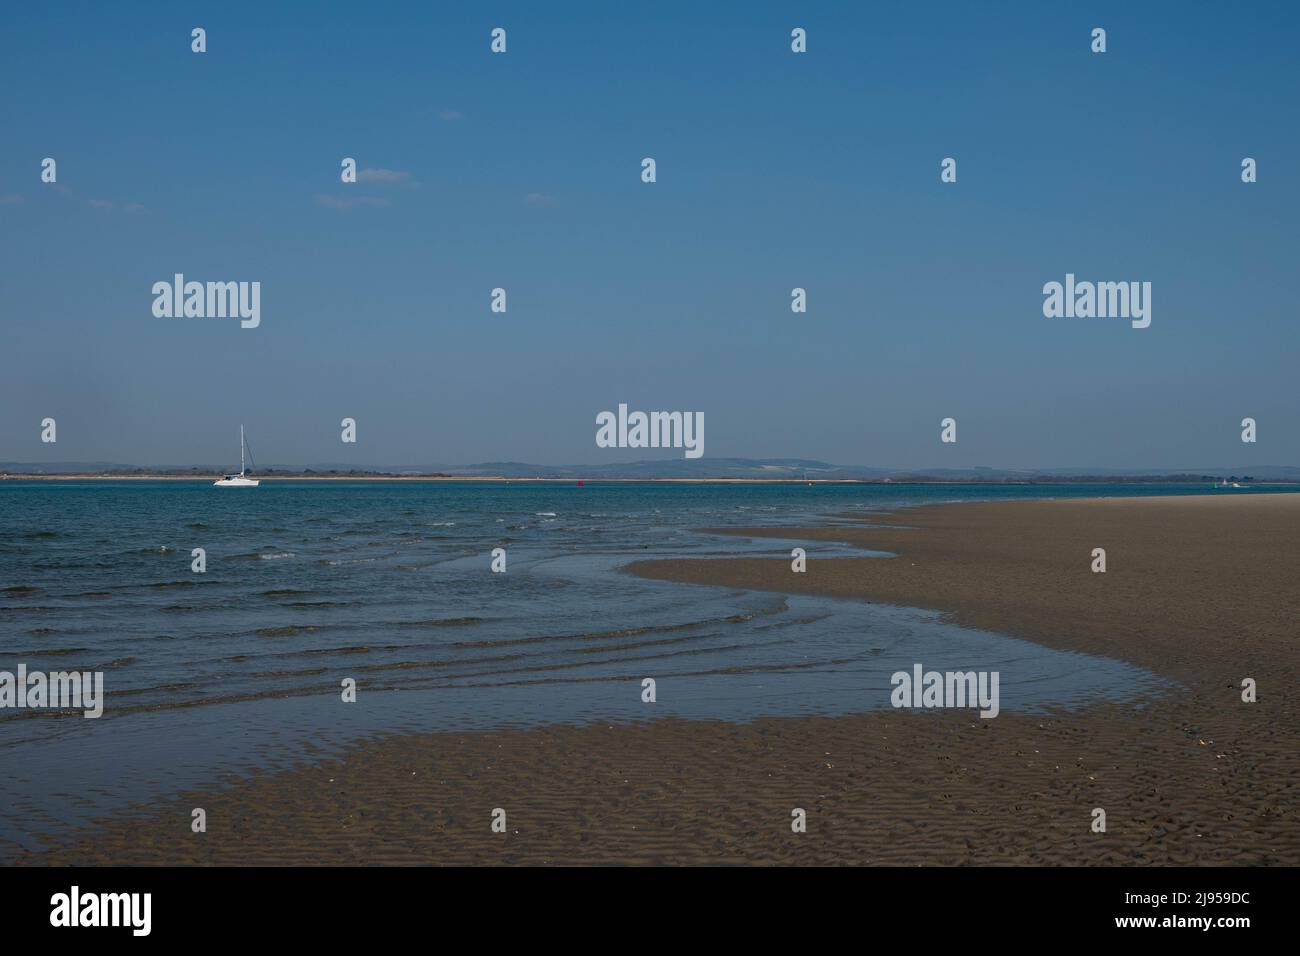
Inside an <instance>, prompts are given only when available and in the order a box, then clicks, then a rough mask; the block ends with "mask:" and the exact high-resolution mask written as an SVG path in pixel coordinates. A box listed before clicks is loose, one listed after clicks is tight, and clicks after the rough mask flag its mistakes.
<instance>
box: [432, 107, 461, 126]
mask: <svg viewBox="0 0 1300 956" xmlns="http://www.w3.org/2000/svg"><path fill="white" fill-rule="evenodd" d="M438 118H439V119H440V120H444V121H445V122H448V123H454V122H456V120H458V119H461V118H462V117H461V114H460V112H459V111H458V110H443V111H442V112H441V113H439V114H438Z"/></svg>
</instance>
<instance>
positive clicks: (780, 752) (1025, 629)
mask: <svg viewBox="0 0 1300 956" xmlns="http://www.w3.org/2000/svg"><path fill="white" fill-rule="evenodd" d="M873 523H880V524H882V525H885V526H884V527H872V526H870V525H871V524H873ZM743 533H747V534H752V535H758V534H763V535H771V536H776V537H781V538H795V539H798V540H803V541H807V542H808V543H807V545H806V547H807V550H808V570H807V573H805V574H795V573H792V572H791V570H790V561H789V559H788V558H779V559H726V560H706V559H699V560H674V561H654V562H640V563H638V564H636V565H634V566H633V567H632V568H631V570H632V571H634V572H635V573H639V574H643V575H645V576H648V577H654V578H659V579H665V580H674V581H681V582H684V584H689V583H710V584H722V585H727V586H731V587H736V588H746V589H751V588H752V589H765V590H774V591H788V592H803V593H817V594H827V595H834V596H841V597H846V598H854V599H863V600H870V601H877V602H884V603H890V604H899V605H907V606H913V607H925V608H933V609H938V610H941V611H945V612H947V613H948V614H949V615H951V618H952V620H954V621H955V622H956V623H959V624H962V625H969V626H972V627H980V628H986V629H989V630H993V631H998V632H1001V633H1005V634H1010V635H1012V636H1016V637H1021V638H1025V639H1028V640H1032V641H1036V642H1039V643H1041V644H1044V645H1048V646H1051V647H1056V648H1061V649H1070V650H1082V651H1087V652H1090V653H1094V654H1102V655H1107V656H1111V657H1116V658H1120V659H1123V660H1127V661H1130V662H1132V663H1135V664H1139V665H1141V666H1144V667H1147V668H1149V669H1151V670H1153V671H1156V672H1157V673H1159V674H1161V675H1164V676H1166V677H1169V678H1171V679H1172V680H1174V681H1177V682H1179V684H1180V685H1181V687H1180V689H1178V690H1176V691H1175V692H1172V693H1171V694H1169V695H1166V696H1164V697H1161V698H1159V699H1156V700H1142V701H1133V702H1132V703H1128V704H1107V705H1102V706H1095V707H1091V708H1088V709H1085V710H1082V711H1076V712H1058V713H1053V714H1050V715H1047V716H1042V715H1026V714H1016V713H1011V712H1005V711H1004V712H1003V713H1002V714H1001V715H1000V716H998V717H997V718H996V719H993V720H980V719H979V718H978V717H976V716H975V715H974V713H973V712H972V711H952V710H949V711H926V712H909V711H894V712H885V713H881V712H876V713H871V714H863V715H856V716H848V717H838V718H790V719H784V718H783V719H765V720H760V721H757V722H755V723H753V724H749V725H734V724H725V723H712V722H689V721H680V720H663V721H655V722H652V723H647V724H644V725H637V726H609V725H606V724H597V725H594V726H587V727H552V728H541V729H536V730H527V731H507V732H503V731H493V732H474V733H440V734H423V735H410V736H400V737H390V738H385V739H383V740H379V741H373V742H369V743H365V744H361V745H359V746H357V747H356V748H355V749H353V750H352V751H350V752H349V753H348V754H347V755H346V756H345V757H344V758H341V759H331V760H327V761H324V762H322V763H319V764H316V765H311V766H303V767H301V768H299V769H295V770H291V771H285V772H279V773H274V774H263V775H255V776H252V777H249V778H247V779H242V780H239V781H234V782H231V783H230V784H229V785H228V786H225V787H221V788H218V787H216V786H215V785H214V788H213V789H212V790H211V791H209V792H206V793H200V794H186V795H182V796H181V797H180V798H178V799H177V800H175V801H171V802H168V803H167V804H165V805H160V806H152V807H142V808H139V812H138V813H137V814H135V815H132V816H122V817H118V818H115V819H112V820H106V821H103V822H102V825H100V826H99V827H97V828H96V829H95V830H93V831H91V832H87V833H82V834H77V835H75V836H74V837H73V838H72V839H71V840H70V841H68V842H66V843H64V844H63V845H61V846H58V847H52V848H51V849H50V850H48V851H45V852H41V853H26V852H20V853H18V854H16V858H17V862H22V863H36V864H39V863H54V864H61V863H109V864H155V863H194V864H246V863H262V864H338V863H347V864H367V863H374V864H491V863H513V864H542V863H563V864H584V863H597V864H654V863H678V864H694V863H784V864H904V865H906V864H1123V865H1153V864H1154V865H1161V864H1214V863H1229V864H1288V865H1296V864H1297V863H1300V825H1298V824H1300V812H1298V811H1297V806H1296V793H1297V785H1298V784H1300V746H1298V745H1300V733H1298V732H1297V721H1296V718H1297V716H1298V715H1297V707H1296V698H1297V695H1296V689H1297V686H1298V685H1297V678H1298V677H1300V667H1298V666H1297V656H1298V655H1297V647H1298V645H1300V641H1298V638H1300V601H1298V599H1297V594H1298V593H1300V588H1298V587H1297V582H1298V581H1300V573H1298V572H1300V556H1298V555H1297V545H1300V495H1235V496H1224V497H1212V496H1205V497H1195V498H1187V497H1170V498H1136V499H1083V500H1063V501H1032V502H1029V501H1025V502H998V503H987V504H983V503H981V504H956V505H936V506H928V507H925V508H918V509H907V510H903V511H899V512H895V513H893V514H891V515H881V516H871V517H870V518H869V519H868V520H867V521H866V522H863V524H862V526H861V527H856V526H855V527H851V528H820V529H797V530H792V529H763V530H762V531H758V530H751V531H749V532H743ZM819 541H843V542H849V543H852V544H855V545H860V546H862V547H864V548H870V549H873V550H883V551H889V552H891V553H894V554H895V555H896V557H893V558H871V557H862V558H827V559H824V560H819V559H818V557H817V542H819ZM1098 547H1100V548H1105V549H1106V557H1107V571H1106V573H1104V574H1094V573H1093V572H1092V571H1091V570H1090V565H1091V563H1092V556H1091V552H1092V549H1093V548H1098ZM1245 677H1251V678H1254V679H1255V680H1256V681H1257V682H1258V686H1259V691H1258V693H1259V700H1258V702H1256V703H1243V702H1242V700H1241V681H1242V678H1245ZM193 807H203V808H204V809H205V810H206V811H207V821H208V830H207V832H206V833H204V834H194V833H191V831H190V819H191V817H190V810H191V808H193ZM1095 807H1101V808H1103V809H1105V811H1106V815H1107V832H1106V833H1104V834H1102V833H1093V832H1091V829H1090V825H1091V823H1092V820H1093V816H1092V810H1093V808H1095ZM494 808H502V809H504V810H505V812H506V824H507V827H506V829H507V832H505V833H494V832H492V830H491V822H492V813H493V810H494ZM794 808H803V809H804V810H806V812H807V820H808V824H807V832H806V833H802V834H796V833H792V832H791V827H790V821H791V811H792V810H793V809H794Z"/></svg>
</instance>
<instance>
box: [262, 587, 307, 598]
mask: <svg viewBox="0 0 1300 956" xmlns="http://www.w3.org/2000/svg"><path fill="white" fill-rule="evenodd" d="M294 594H311V592H310V591H300V590H298V589H297V588H276V589H274V590H272V591H263V592H262V597H289V596H291V595H294Z"/></svg>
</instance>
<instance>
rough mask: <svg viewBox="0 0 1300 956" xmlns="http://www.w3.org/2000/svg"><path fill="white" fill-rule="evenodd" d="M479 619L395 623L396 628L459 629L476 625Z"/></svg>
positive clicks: (450, 618)
mask: <svg viewBox="0 0 1300 956" xmlns="http://www.w3.org/2000/svg"><path fill="white" fill-rule="evenodd" d="M481 620H483V618H481V617H437V618H432V619H430V620H427V621H396V622H394V623H395V625H396V626H397V627H459V626H460V625H462V624H477V623H478V622H479V621H481Z"/></svg>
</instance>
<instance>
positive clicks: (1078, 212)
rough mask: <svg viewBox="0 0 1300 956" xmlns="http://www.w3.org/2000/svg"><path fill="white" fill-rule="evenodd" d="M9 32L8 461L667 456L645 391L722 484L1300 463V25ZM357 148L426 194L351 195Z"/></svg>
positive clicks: (105, 8) (1107, 22) (1278, 16)
mask: <svg viewBox="0 0 1300 956" xmlns="http://www.w3.org/2000/svg"><path fill="white" fill-rule="evenodd" d="M5 21H6V22H5V24H4V29H3V30H2V31H0V79H2V80H3V84H4V89H5V95H4V97H3V99H2V100H0V130H2V133H3V134H2V136H0V256H2V257H3V270H2V271H0V334H2V336H3V340H2V341H3V348H2V349H0V460H18V461H72V460H99V459H107V460H113V461H122V462H134V463H157V464H163V463H166V464H187V463H193V462H204V463H208V462H227V461H229V460H230V459H231V458H233V457H234V453H235V451H236V450H237V445H236V441H237V429H238V425H239V424H240V423H241V422H243V423H244V424H245V425H247V427H248V428H249V432H250V438H251V440H252V443H253V447H254V449H255V450H256V451H257V452H258V457H259V460H265V461H267V462H275V463H284V464H305V463H311V462H320V461H353V462H356V463H358V464H423V463H468V462H475V461H483V460H496V459H515V460H525V461H533V462H538V463H544V464H559V463H571V462H603V461H609V460H630V459H635V458H640V457H651V455H649V454H647V453H643V452H637V451H610V450H604V449H598V448H596V446H595V431H596V428H595V415H596V414H597V412H599V411H601V410H604V409H613V408H615V407H616V406H617V404H618V403H619V402H620V401H622V402H627V403H628V404H629V405H631V406H632V408H634V409H638V408H639V409H644V410H647V411H649V410H690V411H702V412H704V413H705V418H706V457H720V456H752V457H766V456H783V457H785V456H789V457H795V456H798V457H809V458H822V459H826V460H830V461H835V462H840V463H846V464H867V465H881V466H897V467H932V466H953V467H966V466H972V465H989V466H1007V467H1012V466H1024V467H1038V466H1041V467H1054V466H1061V467H1074V466H1101V467H1121V468H1122V467H1134V468H1137V467H1182V466H1200V465H1210V464H1219V463H1226V464H1231V465H1234V466H1235V465H1237V464H1241V465H1250V464H1266V463H1273V464H1296V463H1297V462H1298V461H1300V402H1298V401H1297V394H1298V393H1300V390H1298V389H1297V379H1298V378H1300V376H1297V357H1298V356H1300V348H1298V346H1300V331H1298V329H1297V315H1296V303H1297V296H1296V291H1295V283H1296V276H1297V273H1298V272H1300V270H1297V268H1296V251H1297V245H1298V243H1297V238H1296V236H1297V211H1298V206H1300V202H1298V200H1300V186H1298V185H1297V183H1298V182H1300V170H1298V169H1297V165H1296V163H1297V158H1298V157H1300V143H1298V142H1297V128H1298V127H1297V122H1296V118H1297V117H1298V116H1300V89H1298V86H1297V81H1298V79H1300V68H1297V52H1296V51H1297V50H1298V49H1300V5H1297V4H1288V3H1258V4H1249V5H1246V6H1241V7H1233V8H1232V9H1231V10H1228V9H1224V8H1222V7H1221V6H1215V5H1210V4H1193V3H1182V2H1180V3H1142V4H1133V3H1114V4H1084V3H1070V4H1066V3H1037V2H1035V3H1014V4H1013V3H1006V4H1003V3H998V4H972V3H890V4H876V3H872V4H865V3H825V2H818V3H815V4H813V3H803V4H794V3H748V4H729V3H728V4H705V3H698V2H696V3H689V4H677V3H658V2H656V3H652V4H631V3H628V4H623V3H619V4H614V3H590V4H572V3H569V4H558V3H537V2H532V3H519V4H486V3H483V4H480V3H460V4H457V3H427V2H421V3H393V4H384V3H377V4H364V3H348V4H338V5H334V4H328V3H326V4H281V3H274V4H272V3H207V4H185V3H172V2H169V3H124V4H104V3H97V4H90V3H86V4H75V5H74V4H64V3H50V4H21V5H19V4H11V5H10V6H9V7H8V8H7V9H6V11H5ZM195 26H202V27H204V28H206V30H207V35H208V52H207V53H206V54H203V55H196V54H193V53H191V52H190V30H191V28H193V27H195ZM497 26H500V27H504V28H505V29H506V30H507V31H508V52H507V53H506V54H505V55H503V56H494V55H492V54H491V53H490V52H489V50H488V44H489V31H490V30H491V29H492V28H493V27H497ZM795 26H802V27H804V28H806V29H807V31H808V37H809V40H808V45H809V52H808V53H807V54H806V55H795V54H793V53H791V51H790V46H789V42H790V41H789V35H790V30H791V29H792V28H793V27H795ZM1095 26H1101V27H1104V28H1106V30H1107V32H1108V52H1107V53H1105V54H1104V55H1094V54H1092V53H1091V52H1090V50H1089V43H1090V39H1089V33H1090V31H1091V29H1092V28H1093V27H1095ZM46 156H51V157H54V158H56V159H57V161H58V180H59V181H58V184H57V186H51V185H46V184H42V183H41V182H40V180H39V174H40V162H41V160H42V158H44V157H46ZM344 156H351V157H355V158H356V159H357V161H358V164H359V166H360V167H361V168H363V169H385V170H391V171H395V172H397V173H399V174H404V175H403V176H402V178H401V180H400V181H397V182H374V181H369V182H361V183H357V184H355V185H346V186H345V185H344V184H342V183H341V182H340V181H339V163H340V160H341V159H342V158H343V157H344ZM645 156H653V157H654V158H655V159H656V160H657V163H658V182H657V183H655V184H653V185H647V184H643V183H642V182H641V180H640V161H641V159H642V157H645ZM946 156H952V157H955V158H956V159H957V161H958V182H957V183H956V184H952V185H945V184H942V183H940V181H939V164H940V160H941V159H943V158H944V157H946ZM1246 156H1250V157H1253V158H1255V159H1256V160H1257V161H1258V164H1259V182H1257V183H1255V184H1252V185H1245V184H1243V183H1242V182H1241V181H1240V163H1241V159H1242V158H1243V157H1246ZM358 200H360V201H358ZM345 202H347V203H351V207H350V208H340V205H341V204H343V203H345ZM176 272H182V273H184V274H185V275H186V277H187V278H189V279H198V280H258V281H260V282H261V283H262V322H261V327H260V328H258V329H256V330H243V329H240V328H239V327H238V324H237V323H235V322H232V321H230V320H203V319H190V320H176V319H160V318H155V317H154V316H153V314H152V310H151V307H152V302H153V297H152V295H151V293H150V288H151V286H152V284H153V283H154V282H156V281H159V280H169V279H170V278H171V276H172V275H173V274H174V273H176ZM1067 272H1073V273H1075V274H1076V275H1077V276H1078V277H1079V278H1080V279H1093V280H1114V281H1120V280H1147V281H1150V282H1152V284H1153V321H1152V325H1151V327H1150V328H1148V329H1145V330H1135V329H1132V328H1130V327H1129V324H1128V323H1127V322H1124V321H1119V320H1103V319H1092V320H1078V319H1047V318H1044V316H1043V314H1042V302H1043V296H1042V291H1041V290H1042V286H1043V283H1045V282H1048V281H1051V280H1053V279H1055V280H1057V281H1060V280H1062V279H1063V278H1064V275H1065V273H1067ZM495 286H502V287H505V288H506V289H507V290H508V295H509V311H508V312H507V313H506V314H505V315H496V314H493V313H491V312H490V311H489V308H488V305H489V293H490V290H491V289H492V288H493V287H495ZM794 286H802V287H805V288H806V289H807V290H808V297H809V311H808V313H807V314H806V315H795V314H792V313H791V311H790V307H789V301H790V290H791V288H792V287H794ZM46 416H52V417H54V418H56V419H57V421H58V427H59V442H58V444H57V445H43V444H41V442H40V440H39V423H40V420H41V419H42V418H44V417H46ZM344 416H351V417H354V418H356V419H357V420H358V422H359V434H360V442H359V443H358V444H357V445H355V446H352V445H344V444H342V443H341V442H340V441H339V427H338V424H339V421H340V419H341V418H343V417H344ZM945 416H953V417H955V418H956V419H957V420H958V426H959V432H958V437H959V441H958V443H957V445H955V446H949V445H942V444H940V442H939V421H940V419H941V418H943V417H945ZM1245 416H1251V417H1254V418H1256V419H1257V420H1258V422H1259V429H1260V441H1259V443H1258V444H1257V445H1253V446H1250V445H1243V444H1242V443H1241V442H1240V440H1239V432H1240V426H1239V424H1238V423H1239V422H1240V420H1241V419H1242V418H1243V417H1245ZM669 454H670V455H671V456H672V457H679V456H680V452H676V453H669Z"/></svg>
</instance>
